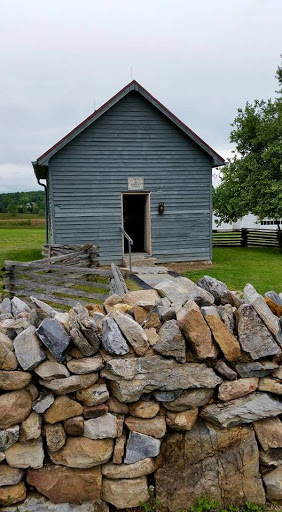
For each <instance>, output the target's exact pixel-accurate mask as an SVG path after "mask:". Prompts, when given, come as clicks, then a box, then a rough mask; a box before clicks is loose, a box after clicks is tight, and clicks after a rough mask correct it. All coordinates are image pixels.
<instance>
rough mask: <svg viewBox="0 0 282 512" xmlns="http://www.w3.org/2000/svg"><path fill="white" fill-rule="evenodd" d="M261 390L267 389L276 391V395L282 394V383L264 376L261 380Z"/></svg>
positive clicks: (272, 391)
mask: <svg viewBox="0 0 282 512" xmlns="http://www.w3.org/2000/svg"><path fill="white" fill-rule="evenodd" d="M259 390H260V391H267V392H268V393H275V394H276V395H282V383H281V382H277V380H276V379H269V378H268V377H264V378H262V379H260V380H259Z"/></svg>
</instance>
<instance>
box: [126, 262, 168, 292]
mask: <svg viewBox="0 0 282 512" xmlns="http://www.w3.org/2000/svg"><path fill="white" fill-rule="evenodd" d="M132 272H133V274H135V275H137V276H138V277H139V279H142V281H144V282H145V283H146V284H148V285H149V286H151V287H152V288H153V287H154V286H155V285H156V284H158V283H160V282H161V281H163V280H164V279H174V277H172V276H171V275H170V274H168V269H167V268H166V267H162V266H161V265H154V266H152V267H149V266H145V265H144V266H142V267H137V266H136V267H133V268H132Z"/></svg>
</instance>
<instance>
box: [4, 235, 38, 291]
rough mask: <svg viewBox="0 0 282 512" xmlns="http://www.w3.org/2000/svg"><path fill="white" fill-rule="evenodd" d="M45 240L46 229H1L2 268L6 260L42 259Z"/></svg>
mask: <svg viewBox="0 0 282 512" xmlns="http://www.w3.org/2000/svg"><path fill="white" fill-rule="evenodd" d="M44 241H45V229H32V228H30V229H28V228H27V229H22V228H20V229H16V228H13V229H6V228H5V229H0V268H1V269H2V268H3V266H4V260H16V261H32V260H38V259H40V258H41V251H42V246H43V244H44ZM0 292H1V281H0Z"/></svg>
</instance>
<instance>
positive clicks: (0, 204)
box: [0, 190, 45, 216]
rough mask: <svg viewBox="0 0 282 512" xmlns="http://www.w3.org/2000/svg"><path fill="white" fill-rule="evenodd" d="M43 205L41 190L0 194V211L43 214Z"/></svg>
mask: <svg viewBox="0 0 282 512" xmlns="http://www.w3.org/2000/svg"><path fill="white" fill-rule="evenodd" d="M44 207H45V205H44V192H43V191H41V190H36V191H31V192H11V193H8V194H0V213H9V214H10V215H12V216H17V215H18V214H23V213H33V214H37V215H44Z"/></svg>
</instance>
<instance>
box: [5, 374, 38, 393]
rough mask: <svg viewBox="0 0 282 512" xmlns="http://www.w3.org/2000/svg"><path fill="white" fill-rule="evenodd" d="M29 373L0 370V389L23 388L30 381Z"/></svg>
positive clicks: (14, 389)
mask: <svg viewBox="0 0 282 512" xmlns="http://www.w3.org/2000/svg"><path fill="white" fill-rule="evenodd" d="M31 377H32V375H31V373H27V372H20V371H17V372H16V371H6V370H0V389H2V390H3V391H16V390H18V389H22V388H25V387H26V386H27V385H28V384H29V383H30V381H31Z"/></svg>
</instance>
